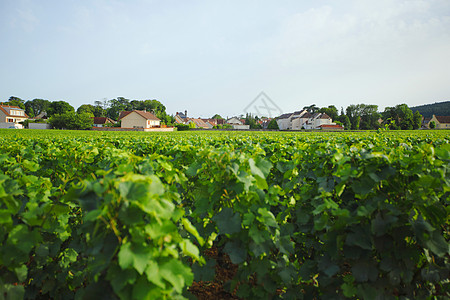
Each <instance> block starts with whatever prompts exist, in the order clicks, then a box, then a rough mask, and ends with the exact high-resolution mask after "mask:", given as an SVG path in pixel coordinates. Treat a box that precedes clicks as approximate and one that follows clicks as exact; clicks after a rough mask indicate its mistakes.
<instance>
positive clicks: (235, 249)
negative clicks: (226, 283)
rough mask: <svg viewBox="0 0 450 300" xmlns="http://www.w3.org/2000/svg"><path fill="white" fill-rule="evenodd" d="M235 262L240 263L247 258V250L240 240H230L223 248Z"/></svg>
mask: <svg viewBox="0 0 450 300" xmlns="http://www.w3.org/2000/svg"><path fill="white" fill-rule="evenodd" d="M223 250H224V251H225V252H226V253H227V254H228V255H229V256H230V259H231V262H232V263H233V264H240V263H242V262H244V261H245V260H246V259H247V250H246V249H245V248H244V246H243V245H242V244H241V243H240V242H239V241H237V240H236V241H229V242H227V243H226V245H225V247H224V249H223Z"/></svg>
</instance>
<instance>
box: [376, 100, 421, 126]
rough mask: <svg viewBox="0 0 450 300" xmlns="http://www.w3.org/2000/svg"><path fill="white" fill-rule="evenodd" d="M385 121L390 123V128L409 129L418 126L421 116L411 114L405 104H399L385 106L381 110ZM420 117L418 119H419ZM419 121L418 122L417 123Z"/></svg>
mask: <svg viewBox="0 0 450 300" xmlns="http://www.w3.org/2000/svg"><path fill="white" fill-rule="evenodd" d="M383 118H384V120H385V123H391V121H394V123H392V127H393V128H391V129H403V130H411V129H418V128H420V125H419V124H421V120H422V116H421V115H420V114H418V115H417V114H416V116H414V115H413V112H412V110H411V109H410V108H409V107H408V105H406V104H399V105H396V106H395V107H386V108H385V109H384V112H383ZM419 119H420V121H419ZM418 123H419V124H418Z"/></svg>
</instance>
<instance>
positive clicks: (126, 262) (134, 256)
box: [118, 242, 151, 275]
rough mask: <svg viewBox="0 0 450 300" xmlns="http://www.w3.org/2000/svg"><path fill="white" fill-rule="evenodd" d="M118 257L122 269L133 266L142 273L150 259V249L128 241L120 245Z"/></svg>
mask: <svg viewBox="0 0 450 300" xmlns="http://www.w3.org/2000/svg"><path fill="white" fill-rule="evenodd" d="M118 258H119V265H120V267H121V268H122V269H123V270H125V269H127V268H130V267H133V268H134V269H136V271H138V273H139V274H141V275H142V274H143V273H144V271H145V269H146V268H147V265H148V263H149V261H150V259H151V249H150V248H149V247H145V246H143V245H135V244H132V243H129V242H128V243H125V244H122V246H121V247H120V251H119V254H118Z"/></svg>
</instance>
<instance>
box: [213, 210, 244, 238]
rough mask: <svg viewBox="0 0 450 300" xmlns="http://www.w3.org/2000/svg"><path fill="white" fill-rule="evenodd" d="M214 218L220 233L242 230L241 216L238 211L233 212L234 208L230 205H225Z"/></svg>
mask: <svg viewBox="0 0 450 300" xmlns="http://www.w3.org/2000/svg"><path fill="white" fill-rule="evenodd" d="M212 220H213V221H215V222H216V224H217V227H218V228H219V233H220V234H233V233H237V232H239V231H241V216H240V215H239V214H238V213H234V214H233V210H232V209H231V208H229V207H224V208H223V209H222V210H221V211H220V212H219V213H218V214H217V215H215V216H214V217H213V218H212Z"/></svg>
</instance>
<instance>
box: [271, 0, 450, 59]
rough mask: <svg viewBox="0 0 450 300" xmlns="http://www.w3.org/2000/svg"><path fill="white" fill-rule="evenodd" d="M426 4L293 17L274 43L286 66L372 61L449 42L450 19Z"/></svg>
mask: <svg viewBox="0 0 450 300" xmlns="http://www.w3.org/2000/svg"><path fill="white" fill-rule="evenodd" d="M430 3H431V2H426V1H364V5H362V4H360V2H359V1H358V2H355V3H354V4H353V5H350V6H347V7H345V9H342V7H336V6H329V5H328V6H320V7H315V8H311V9H308V10H306V11H304V12H300V13H296V14H293V15H291V16H290V17H289V18H288V19H287V20H286V21H285V22H284V24H283V25H282V26H281V32H280V38H279V39H278V40H277V41H276V42H275V44H277V45H278V46H277V47H276V49H275V51H276V56H277V58H278V60H279V61H281V63H282V65H284V66H292V65H304V64H307V65H310V64H323V63H334V62H348V61H349V60H353V61H354V60H355V59H357V60H362V61H365V60H369V61H370V60H372V61H373V59H374V58H378V59H379V58H383V57H386V56H388V57H389V56H391V57H392V56H393V55H394V56H395V55H403V54H402V53H403V52H404V51H407V52H409V53H417V52H420V51H422V49H423V48H427V47H429V46H430V44H435V43H439V42H442V41H443V40H444V41H445V42H446V43H448V42H449V32H450V30H449V29H450V17H449V16H448V15H437V14H436V13H435V11H433V9H434V7H433V6H432V5H430Z"/></svg>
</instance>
